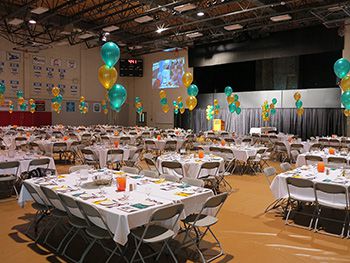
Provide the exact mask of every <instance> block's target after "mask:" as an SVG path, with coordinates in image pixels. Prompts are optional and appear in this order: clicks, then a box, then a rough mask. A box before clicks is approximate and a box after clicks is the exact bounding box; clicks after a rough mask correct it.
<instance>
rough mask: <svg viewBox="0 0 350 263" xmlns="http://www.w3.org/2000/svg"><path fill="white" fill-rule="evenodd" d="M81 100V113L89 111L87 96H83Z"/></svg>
mask: <svg viewBox="0 0 350 263" xmlns="http://www.w3.org/2000/svg"><path fill="white" fill-rule="evenodd" d="M79 101H80V104H79V111H80V113H81V114H86V113H87V112H88V111H89V109H88V106H87V104H86V102H85V97H84V96H81V97H80V100H79Z"/></svg>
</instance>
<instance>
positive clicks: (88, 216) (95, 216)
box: [76, 200, 113, 237]
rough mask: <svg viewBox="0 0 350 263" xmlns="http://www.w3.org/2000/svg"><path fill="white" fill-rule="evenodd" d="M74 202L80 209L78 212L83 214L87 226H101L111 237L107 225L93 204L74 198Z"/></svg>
mask: <svg viewBox="0 0 350 263" xmlns="http://www.w3.org/2000/svg"><path fill="white" fill-rule="evenodd" d="M76 202H77V205H78V207H79V209H80V212H81V213H82V214H83V215H84V218H85V220H86V223H87V224H88V225H89V226H94V225H95V226H98V227H100V228H103V229H105V230H107V231H108V232H109V233H110V235H111V237H113V236H112V233H111V231H110V229H109V227H108V226H107V224H106V222H105V221H104V219H103V217H102V216H101V214H100V212H99V211H98V210H97V208H95V207H94V206H93V205H90V204H87V203H84V202H82V201H80V200H76Z"/></svg>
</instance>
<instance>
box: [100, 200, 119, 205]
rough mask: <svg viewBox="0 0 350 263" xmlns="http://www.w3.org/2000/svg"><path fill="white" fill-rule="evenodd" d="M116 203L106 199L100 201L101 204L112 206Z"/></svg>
mask: <svg viewBox="0 0 350 263" xmlns="http://www.w3.org/2000/svg"><path fill="white" fill-rule="evenodd" d="M114 204H115V203H114V202H113V201H111V200H106V201H103V202H101V203H100V205H103V206H110V205H114Z"/></svg>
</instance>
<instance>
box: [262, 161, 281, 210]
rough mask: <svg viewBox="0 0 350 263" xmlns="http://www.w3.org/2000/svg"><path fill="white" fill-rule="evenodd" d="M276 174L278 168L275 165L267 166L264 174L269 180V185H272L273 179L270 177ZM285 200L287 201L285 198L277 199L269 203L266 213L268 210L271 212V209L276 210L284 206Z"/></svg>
mask: <svg viewBox="0 0 350 263" xmlns="http://www.w3.org/2000/svg"><path fill="white" fill-rule="evenodd" d="M275 175H276V169H275V168H274V167H266V168H265V169H264V176H265V178H266V181H267V183H268V185H269V187H271V184H272V181H271V180H270V178H271V177H273V176H275ZM284 201H285V199H284V198H279V199H276V200H275V201H273V202H272V203H271V204H269V205H268V206H267V207H266V209H265V211H264V213H267V212H269V211H271V210H274V209H277V208H279V207H282V206H283V203H284Z"/></svg>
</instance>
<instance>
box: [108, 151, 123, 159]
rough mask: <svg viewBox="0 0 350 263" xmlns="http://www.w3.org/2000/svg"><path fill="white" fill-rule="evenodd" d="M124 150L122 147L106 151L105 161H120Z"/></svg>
mask: <svg viewBox="0 0 350 263" xmlns="http://www.w3.org/2000/svg"><path fill="white" fill-rule="evenodd" d="M123 155H124V150H122V149H110V150H108V151H107V162H116V161H122V160H123Z"/></svg>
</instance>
